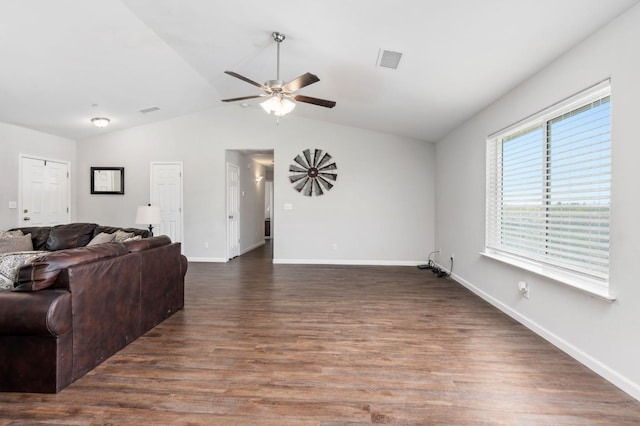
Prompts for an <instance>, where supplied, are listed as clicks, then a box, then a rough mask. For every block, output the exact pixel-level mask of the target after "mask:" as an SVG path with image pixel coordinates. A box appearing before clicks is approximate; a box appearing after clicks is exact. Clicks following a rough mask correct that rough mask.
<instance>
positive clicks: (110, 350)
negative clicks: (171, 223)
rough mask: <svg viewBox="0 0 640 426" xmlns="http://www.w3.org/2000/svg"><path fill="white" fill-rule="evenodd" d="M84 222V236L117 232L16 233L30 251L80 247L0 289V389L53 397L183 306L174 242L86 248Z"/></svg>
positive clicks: (181, 267)
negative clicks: (26, 236)
mask: <svg viewBox="0 0 640 426" xmlns="http://www.w3.org/2000/svg"><path fill="white" fill-rule="evenodd" d="M86 225H93V230H92V231H91V235H97V234H98V233H100V232H105V230H107V232H108V230H115V229H117V228H110V227H99V226H98V225H95V224H70V225H61V226H63V227H66V228H63V229H61V228H58V227H51V228H50V229H48V230H46V229H41V228H20V229H22V230H23V232H25V233H31V234H32V239H33V242H34V248H35V249H39V248H40V249H42V248H47V247H53V246H54V244H58V243H55V242H54V241H53V240H56V241H58V242H63V241H66V242H65V243H61V244H58V246H64V245H73V244H76V245H79V247H75V248H65V249H61V250H57V251H52V252H50V253H46V254H44V255H43V256H41V257H39V258H37V259H36V260H35V261H33V262H32V263H31V264H29V265H25V266H22V267H21V268H20V270H19V272H18V278H17V282H16V287H15V288H14V289H13V291H0V391H5V392H7V391H8V392H45V393H57V392H59V391H60V390H62V389H63V388H65V387H66V386H68V385H69V384H70V383H72V382H73V381H75V380H77V379H78V378H80V377H82V376H83V375H84V374H86V373H87V372H88V371H90V370H91V369H93V368H94V367H95V366H97V365H98V364H100V363H101V362H102V361H104V360H105V359H107V358H108V357H110V356H111V355H113V354H114V353H116V352H117V351H119V350H120V349H122V348H123V347H124V346H126V345H127V344H129V343H130V342H132V341H133V340H135V339H137V338H138V337H139V336H141V335H142V334H144V333H145V332H147V331H148V330H150V329H151V328H153V327H155V326H156V325H157V324H159V323H160V322H162V321H163V320H165V319H166V318H168V317H169V316H170V315H172V314H173V313H175V312H176V311H177V310H179V309H182V308H183V307H184V277H185V274H186V270H187V260H186V258H185V257H184V256H182V255H181V253H180V243H172V242H171V240H170V239H169V238H168V237H166V236H159V237H152V238H143V239H141V240H137V241H127V242H121V243H113V242H110V243H106V244H99V245H94V246H86V247H85V246H84V245H86V244H87V242H88V241H89V240H90V239H91V237H89V239H87V238H86V235H85V234H86V232H87V229H88V228H89V227H88V226H86ZM56 228H57V229H56ZM61 231H65V232H61ZM137 231H140V232H138V234H139V235H145V232H146V230H137ZM74 232H76V235H75V236H74V235H73V233H74ZM52 233H53V235H54V237H55V238H54V239H53V240H52V238H50V237H51V234H52ZM45 234H46V237H45ZM72 241H75V242H72ZM49 243H50V244H49Z"/></svg>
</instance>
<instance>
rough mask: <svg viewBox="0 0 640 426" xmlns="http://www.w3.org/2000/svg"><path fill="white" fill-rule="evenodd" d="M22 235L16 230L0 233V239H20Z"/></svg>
mask: <svg viewBox="0 0 640 426" xmlns="http://www.w3.org/2000/svg"><path fill="white" fill-rule="evenodd" d="M23 235H24V233H23V232H22V231H21V230H19V229H16V230H15V231H0V238H11V237H22V236H23Z"/></svg>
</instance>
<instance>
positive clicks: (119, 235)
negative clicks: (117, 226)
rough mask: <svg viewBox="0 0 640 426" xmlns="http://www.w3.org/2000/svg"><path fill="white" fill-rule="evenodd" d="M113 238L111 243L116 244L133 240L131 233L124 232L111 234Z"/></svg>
mask: <svg viewBox="0 0 640 426" xmlns="http://www.w3.org/2000/svg"><path fill="white" fill-rule="evenodd" d="M113 235H114V238H113V241H115V242H116V243H121V242H123V241H124V240H126V239H127V238H133V235H134V234H133V232H124V231H120V230H119V231H116V232H114V233H113Z"/></svg>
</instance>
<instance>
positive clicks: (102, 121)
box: [91, 117, 111, 127]
mask: <svg viewBox="0 0 640 426" xmlns="http://www.w3.org/2000/svg"><path fill="white" fill-rule="evenodd" d="M91 122H92V123H93V125H94V126H96V127H107V126H108V125H109V123H110V122H111V120H109V119H108V118H104V117H94V118H92V119H91Z"/></svg>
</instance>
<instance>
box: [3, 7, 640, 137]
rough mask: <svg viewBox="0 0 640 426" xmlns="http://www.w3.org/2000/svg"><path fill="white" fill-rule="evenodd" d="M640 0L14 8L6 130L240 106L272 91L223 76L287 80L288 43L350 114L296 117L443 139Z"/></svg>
mask: <svg viewBox="0 0 640 426" xmlns="http://www.w3.org/2000/svg"><path fill="white" fill-rule="evenodd" d="M638 1H640V0H607V1H602V0H324V1H320V0H317V1H310V0H279V1H273V2H266V1H260V0H242V1H228V0H227V1H221V0H180V1H177V0H121V1H120V0H99V1H98V0H56V1H51V0H21V1H4V2H2V3H1V4H0V40H2V42H1V43H0V57H1V58H2V66H0V121H2V122H6V123H12V124H17V125H20V126H24V127H29V128H33V129H37V130H40V131H43V132H47V133H51V134H55V135H60V136H65V137H69V138H74V139H82V138H85V137H89V136H93V135H95V134H99V133H104V132H110V131H115V130H120V129H124V128H129V127H133V126H137V125H140V124H144V123H149V122H152V121H158V120H163V119H167V118H170V117H175V116H178V115H182V114H187V113H190V112H193V111H198V110H202V109H206V108H212V107H216V108H240V105H239V103H233V104H231V103H222V102H220V99H223V98H229V97H237V96H244V95H252V94H259V92H260V90H259V89H258V88H257V87H254V86H251V85H249V84H246V83H244V82H242V81H240V80H237V79H234V78H232V77H230V76H228V75H225V74H224V73H223V72H224V71H225V70H232V71H236V72H238V73H240V74H242V75H245V76H247V77H249V78H251V79H253V80H255V81H258V82H260V83H262V82H264V81H266V80H271V79H275V74H276V69H275V68H276V67H275V58H276V45H275V42H274V41H273V39H272V38H271V35H270V34H271V32H272V31H281V32H283V33H285V34H286V36H287V38H286V40H285V41H284V42H283V43H282V46H281V78H282V79H283V80H285V81H286V80H291V79H293V78H295V77H297V76H298V75H301V74H303V73H305V72H312V73H314V74H316V75H318V76H319V77H320V82H318V83H316V84H313V85H311V86H308V87H306V88H303V89H301V90H300V93H302V94H305V95H308V96H315V97H319V98H324V99H330V100H334V101H336V102H337V106H336V107H335V108H333V109H326V108H322V107H317V106H312V105H308V104H299V105H298V107H297V108H296V109H295V110H294V112H293V113H292V114H291V115H290V116H287V117H285V118H284V120H295V119H296V117H307V118H313V119H319V120H326V121H331V122H335V123H340V124H345V125H349V126H356V127H361V128H368V129H373V130H377V131H382V132H387V133H392V134H399V135H404V136H408V137H413V138H416V139H420V140H425V141H436V140H438V139H439V138H441V137H442V136H444V135H445V134H447V132H449V131H450V130H451V129H452V128H454V127H455V126H457V125H459V124H460V123H461V122H463V121H465V120H466V119H468V118H469V117H471V116H472V115H473V114H475V113H477V112H478V111H479V110H481V109H482V108H484V107H486V106H487V105H488V104H490V103H491V102H492V101H494V100H495V99H497V98H498V97H499V96H501V95H502V94H504V93H505V92H506V91H508V90H509V89H510V88H512V87H514V86H515V85H517V84H518V83H519V82H521V81H522V80H524V79H525V78H527V77H528V76H530V75H531V74H533V73H535V72H536V71H537V70H539V69H540V68H542V67H543V66H544V65H546V64H548V63H549V62H551V61H552V60H553V59H555V58H557V57H558V56H559V55H561V54H562V53H563V52H565V51H567V50H568V49H570V48H571V47H572V46H574V45H575V44H576V43H578V42H579V41H581V40H583V39H584V38H586V37H587V36H588V35H590V34H591V33H593V32H594V31H596V30H597V29H598V28H600V27H602V26H603V25H604V24H606V23H607V22H609V21H610V20H611V19H613V18H614V17H615V16H617V15H619V14H620V13H622V12H623V11H625V10H626V9H628V8H629V7H631V6H632V5H634V4H636V3H638ZM380 49H387V50H393V51H399V52H402V53H403V57H402V60H401V61H400V66H399V68H398V69H397V70H389V69H383V68H377V67H376V59H377V56H378V52H379V50H380ZM249 104H250V107H257V104H258V102H257V101H250V102H249ZM154 106H155V107H158V108H160V110H159V111H156V112H152V113H148V114H142V113H141V112H139V111H140V110H141V109H144V108H149V107H154ZM95 116H107V117H109V118H111V120H112V125H111V126H109V127H108V128H106V129H97V128H94V127H92V126H91V125H90V122H89V119H90V118H91V117H95ZM252 117H255V116H254V115H252ZM253 119H255V118H253ZM265 119H270V118H269V117H266V113H265Z"/></svg>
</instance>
